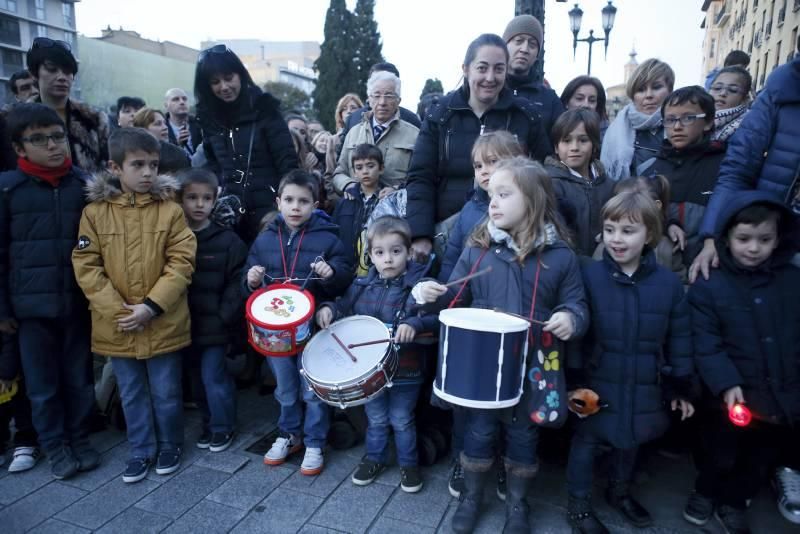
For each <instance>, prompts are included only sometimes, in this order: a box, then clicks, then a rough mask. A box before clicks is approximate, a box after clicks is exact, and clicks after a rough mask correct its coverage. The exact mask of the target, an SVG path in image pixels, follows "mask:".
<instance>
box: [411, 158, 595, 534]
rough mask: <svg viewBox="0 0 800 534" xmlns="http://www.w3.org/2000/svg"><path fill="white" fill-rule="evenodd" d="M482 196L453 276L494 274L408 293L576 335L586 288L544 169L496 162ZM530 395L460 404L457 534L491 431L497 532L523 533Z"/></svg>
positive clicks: (481, 481) (481, 477)
mask: <svg viewBox="0 0 800 534" xmlns="http://www.w3.org/2000/svg"><path fill="white" fill-rule="evenodd" d="M489 198H490V202H489V218H488V220H487V221H486V222H485V223H481V224H480V225H479V226H478V227H476V228H475V231H474V232H473V233H472V235H471V236H470V238H469V240H468V241H467V248H466V249H464V252H463V253H462V254H461V257H460V258H459V260H458V263H457V264H456V266H455V269H454V270H453V273H452V274H451V275H450V279H451V280H453V281H455V280H456V279H459V278H462V277H464V276H467V275H468V274H475V273H477V272H478V271H479V270H485V269H486V268H487V267H491V268H492V270H491V272H490V273H489V274H487V275H483V276H476V277H473V278H471V279H469V280H467V281H465V282H464V283H462V284H458V285H456V286H453V287H449V288H448V287H447V286H445V285H442V284H439V283H438V282H432V281H425V282H422V283H420V284H418V285H417V286H416V287H415V288H414V291H413V294H414V296H415V297H416V298H417V300H418V301H423V302H428V303H434V302H435V303H436V305H437V307H440V306H446V305H448V304H451V305H452V304H456V305H460V306H472V307H475V308H494V309H497V310H498V311H501V312H509V313H512V314H516V315H521V316H523V317H524V318H526V319H532V320H533V321H534V322H533V324H532V326H531V331H532V335H533V336H534V337H535V338H538V337H540V336H541V335H542V333H543V331H544V332H549V333H550V334H551V335H555V336H556V337H558V338H559V339H562V340H568V339H572V338H575V337H580V336H581V335H582V334H583V332H584V330H586V327H587V322H588V312H587V307H586V301H585V298H584V292H583V283H582V282H581V277H580V269H579V267H578V259H577V257H576V256H575V253H574V252H572V250H571V249H570V247H569V245H568V244H567V243H565V242H564V240H563V239H562V236H564V235H566V233H565V230H564V228H563V226H562V223H561V222H560V218H559V217H558V215H557V208H556V201H555V198H554V196H553V190H552V184H551V183H550V178H549V177H548V175H547V173H546V172H545V170H544V169H543V168H542V166H541V165H539V164H538V163H535V162H533V161H531V160H529V159H527V158H523V157H516V158H513V159H509V160H506V161H503V162H502V163H500V165H498V167H497V169H496V170H495V172H494V174H492V177H491V178H490V180H489ZM541 323H544V324H543V327H542V328H539V327H538V326H537V325H540V324H541ZM490 359H492V360H496V355H492V356H491V358H490V355H488V354H487V355H486V358H485V359H484V358H482V360H485V361H486V362H487V363H492V364H493V365H496V362H495V361H493V362H489V360H490ZM485 375H486V373H485V372H482V369H480V368H477V369H475V370H474V374H473V375H472V379H473V380H474V381H475V382H476V383H477V382H480V381H485V380H487V377H486V376H485ZM492 380H493V378H492ZM529 392H530V388H528V387H526V388H525V390H524V394H523V397H522V400H521V402H520V403H519V404H517V405H516V406H513V407H510V408H502V409H478V408H465V411H466V429H465V435H464V450H463V452H462V453H461V464H462V466H463V469H464V486H465V490H464V492H462V494H461V501H460V502H459V505H458V509H457V510H456V512H455V514H454V515H453V523H452V527H453V530H454V531H455V532H457V533H465V532H472V531H473V529H474V528H475V525H476V524H477V521H478V518H479V516H480V511H481V499H482V496H483V488H484V486H485V485H486V482H487V479H488V476H489V473H490V470H491V468H492V463H493V462H494V458H495V451H494V450H493V448H494V445H495V443H496V441H497V439H496V437H497V436H496V434H497V430H498V427H500V428H502V430H503V437H504V438H505V462H504V463H505V468H506V472H507V497H506V523H505V528H504V532H514V533H522V532H526V533H527V532H530V524H529V520H528V505H527V503H526V501H525V498H526V496H527V494H528V492H529V489H530V487H531V485H532V482H533V478H534V476H535V475H536V472H537V470H538V462H537V458H536V445H537V441H538V429H537V427H536V425H535V424H534V423H533V422H532V421H531V418H530V416H529V415H530V414H529V410H527V409H526V408H527V406H528V402H527V396H528V395H529V394H530V393H529Z"/></svg>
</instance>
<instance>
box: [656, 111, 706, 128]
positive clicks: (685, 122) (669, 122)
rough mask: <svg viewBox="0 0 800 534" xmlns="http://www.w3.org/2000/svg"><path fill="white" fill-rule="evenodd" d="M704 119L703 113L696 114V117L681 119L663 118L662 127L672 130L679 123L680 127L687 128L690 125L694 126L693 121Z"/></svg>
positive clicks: (686, 116)
mask: <svg viewBox="0 0 800 534" xmlns="http://www.w3.org/2000/svg"><path fill="white" fill-rule="evenodd" d="M705 117H706V114H705V113H697V114H696V115H684V116H683V117H665V118H664V127H666V128H674V127H675V125H676V124H678V123H679V122H680V123H681V126H689V125H690V124H694V121H696V120H697V119H704V118H705Z"/></svg>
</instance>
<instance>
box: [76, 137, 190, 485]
mask: <svg viewBox="0 0 800 534" xmlns="http://www.w3.org/2000/svg"><path fill="white" fill-rule="evenodd" d="M108 149H109V155H110V158H111V161H109V169H110V171H111V176H109V175H100V176H95V177H94V178H93V179H92V180H90V181H89V183H88V184H87V187H86V190H87V193H88V195H87V199H88V200H89V202H90V203H89V204H88V205H87V206H86V208H85V209H84V211H83V216H82V217H81V222H80V229H79V234H78V244H77V246H76V247H75V249H74V251H73V253H72V263H73V267H74V269H75V276H76V278H77V280H78V284H79V285H80V286H81V289H83V292H84V293H85V294H86V298H88V299H89V307H90V309H91V312H92V351H93V352H94V353H96V354H101V355H104V356H110V357H111V364H112V367H113V369H114V373H115V374H116V377H117V383H118V385H119V389H120V397H121V398H122V409H123V411H124V413H125V420H126V421H127V424H128V443H129V445H130V457H129V460H128V463H127V468H126V470H125V473H124V474H123V476H122V480H123V481H124V482H138V481H140V480H142V479H143V478H144V477H145V476H146V475H147V472H148V470H149V469H150V465H151V463H152V462H153V460H154V459H155V464H156V473H158V474H160V475H166V474H169V473H173V472H174V471H176V470H177V469H178V467H179V466H180V457H181V446H182V444H183V404H182V395H181V356H180V352H179V351H180V349H182V348H184V347H186V346H188V345H189V344H190V342H191V331H190V324H189V307H188V303H187V287H188V285H189V282H190V281H191V276H192V272H193V271H194V259H195V251H196V248H197V242H196V241H195V237H194V233H193V232H192V231H191V230H190V229H189V227H188V226H187V225H186V220H185V219H184V216H183V210H182V209H181V207H180V205H178V204H177V203H176V202H173V200H172V199H173V196H174V194H175V192H176V190H177V189H178V183H177V181H175V180H174V179H173V178H171V177H168V176H158V174H157V169H158V155H159V145H158V141H157V140H156V139H155V138H154V137H153V136H152V135H150V134H149V133H148V132H147V131H146V130H143V129H140V128H121V129H119V130H117V131H115V132H114V134H113V135H112V136H111V137H110V139H109V140H108Z"/></svg>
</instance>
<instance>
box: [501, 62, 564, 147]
mask: <svg viewBox="0 0 800 534" xmlns="http://www.w3.org/2000/svg"><path fill="white" fill-rule="evenodd" d="M506 87H508V88H509V89H511V91H512V92H513V93H514V96H520V97H522V98H524V99H525V100H528V101H530V102H531V104H533V106H534V109H535V110H536V112H537V113H538V114H539V115H540V116H541V117H542V122H543V123H544V130H545V132H547V135H548V136H549V135H550V133H551V132H552V131H553V124H555V122H556V119H558V117H559V116H560V115H561V114H562V113H564V111H565V110H564V104H563V103H562V102H561V99H560V98H559V97H558V95H557V94H556V92H555V91H553V90H552V89H550V88H549V87H545V86H544V83H542V82H541V81H538V80H537V79H536V69H534V68H531V70H530V71H528V74H526V75H523V76H517V75H516V74H514V73H512V72H511V71H509V72H507V73H506Z"/></svg>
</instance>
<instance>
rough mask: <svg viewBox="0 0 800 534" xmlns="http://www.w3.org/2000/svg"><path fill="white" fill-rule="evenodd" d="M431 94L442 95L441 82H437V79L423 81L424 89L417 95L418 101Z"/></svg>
mask: <svg viewBox="0 0 800 534" xmlns="http://www.w3.org/2000/svg"><path fill="white" fill-rule="evenodd" d="M431 93H441V94H444V88H443V87H442V82H441V81H440V80H439V78H428V79H427V80H425V87H423V88H422V93H420V95H419V98H420V100H421V99H422V97H423V96H425V95H429V94H431Z"/></svg>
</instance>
